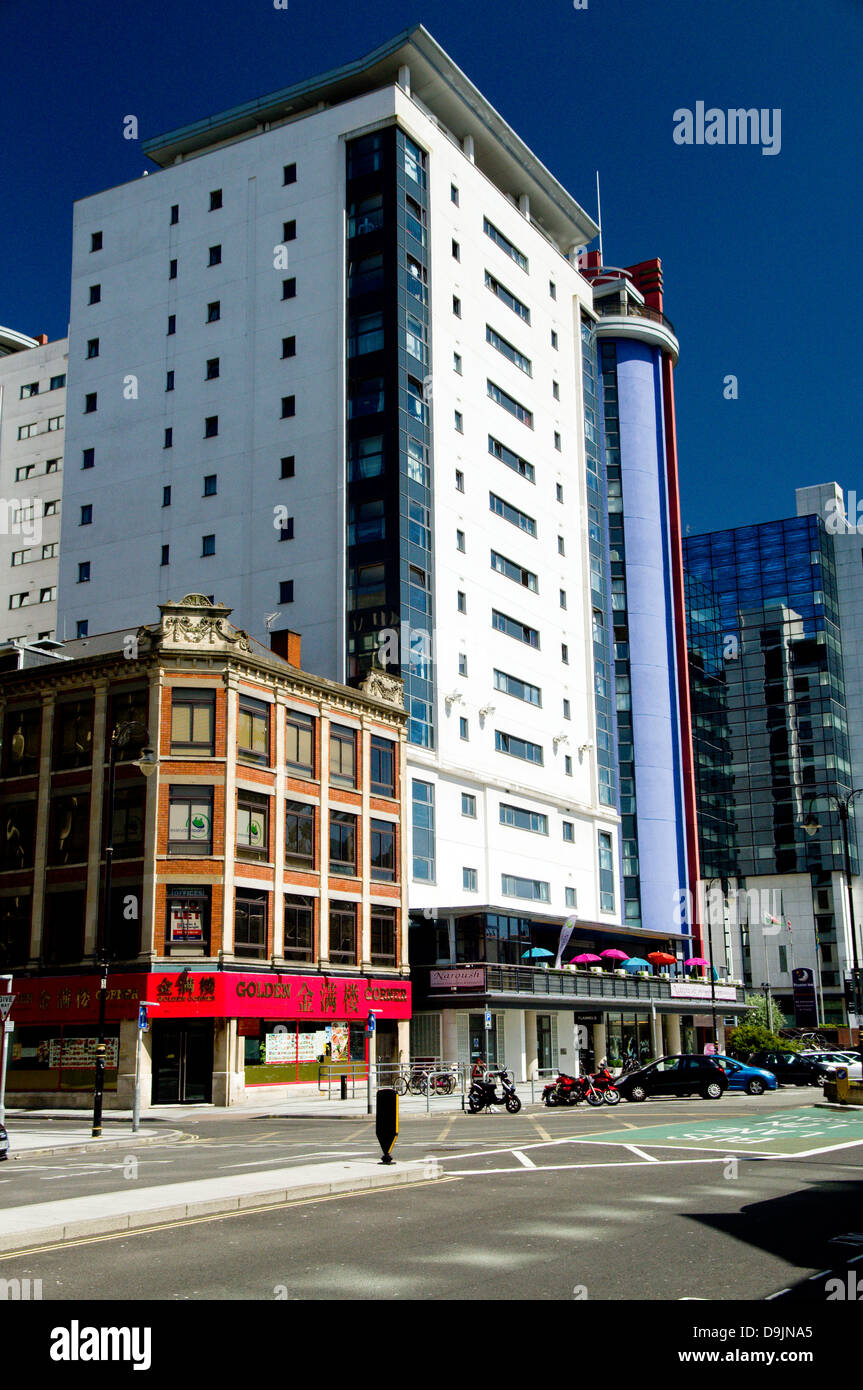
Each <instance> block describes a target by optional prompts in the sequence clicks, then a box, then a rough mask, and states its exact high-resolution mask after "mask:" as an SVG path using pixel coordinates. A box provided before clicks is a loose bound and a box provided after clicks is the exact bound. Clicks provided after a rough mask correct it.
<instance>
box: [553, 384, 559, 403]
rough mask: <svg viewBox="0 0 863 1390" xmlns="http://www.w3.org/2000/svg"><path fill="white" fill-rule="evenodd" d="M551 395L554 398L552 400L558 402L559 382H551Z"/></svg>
mask: <svg viewBox="0 0 863 1390" xmlns="http://www.w3.org/2000/svg"><path fill="white" fill-rule="evenodd" d="M551 394H552V395H553V396H554V399H555V400H556V401H559V400H560V382H559V381H553V382H552V383H551Z"/></svg>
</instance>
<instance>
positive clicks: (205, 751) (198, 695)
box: [171, 688, 216, 757]
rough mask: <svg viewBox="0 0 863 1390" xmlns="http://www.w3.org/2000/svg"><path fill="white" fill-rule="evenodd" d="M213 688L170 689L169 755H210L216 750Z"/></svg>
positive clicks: (214, 693) (214, 695)
mask: <svg viewBox="0 0 863 1390" xmlns="http://www.w3.org/2000/svg"><path fill="white" fill-rule="evenodd" d="M215 728H216V692H215V690H183V689H178V688H175V689H174V690H173V691H172V692H171V754H172V756H176V757H189V756H192V757H212V756H213V755H214V754H215V751H216V743H215Z"/></svg>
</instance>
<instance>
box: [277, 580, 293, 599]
mask: <svg viewBox="0 0 863 1390" xmlns="http://www.w3.org/2000/svg"><path fill="white" fill-rule="evenodd" d="M293 601H294V581H293V579H282V580H280V581H279V603H293Z"/></svg>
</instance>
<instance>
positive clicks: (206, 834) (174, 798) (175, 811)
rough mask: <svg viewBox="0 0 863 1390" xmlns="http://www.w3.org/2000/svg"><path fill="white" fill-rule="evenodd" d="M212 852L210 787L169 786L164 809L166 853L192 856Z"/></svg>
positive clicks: (211, 794)
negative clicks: (166, 820) (165, 813)
mask: <svg viewBox="0 0 863 1390" xmlns="http://www.w3.org/2000/svg"><path fill="white" fill-rule="evenodd" d="M212 852H213V792H212V788H208V787H180V786H172V787H171V789H170V795H169V809H168V853H169V854H176V855H180V856H182V857H183V858H192V857H193V856H195V855H209V854H212Z"/></svg>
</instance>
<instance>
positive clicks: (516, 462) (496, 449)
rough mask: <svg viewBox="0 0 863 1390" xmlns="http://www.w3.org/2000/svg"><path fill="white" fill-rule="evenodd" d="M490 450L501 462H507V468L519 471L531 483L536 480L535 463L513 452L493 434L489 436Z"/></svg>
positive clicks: (493, 456)
mask: <svg viewBox="0 0 863 1390" xmlns="http://www.w3.org/2000/svg"><path fill="white" fill-rule="evenodd" d="M488 451H489V453H490V454H491V456H492V458H496V459H499V460H500V462H501V463H505V464H506V466H507V468H511V469H512V470H513V472H514V473H518V474H519V476H520V477H522V478H526V479H527V481H528V482H529V483H532V482H534V481H535V471H534V467H533V464H532V463H528V462H527V459H523V458H521V457H520V456H519V455H518V454H516V453H513V451H512V449H508V448H507V447H506V445H505V444H501V442H500V440H499V439H495V437H494V435H492V434H490V435H489V437H488Z"/></svg>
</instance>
